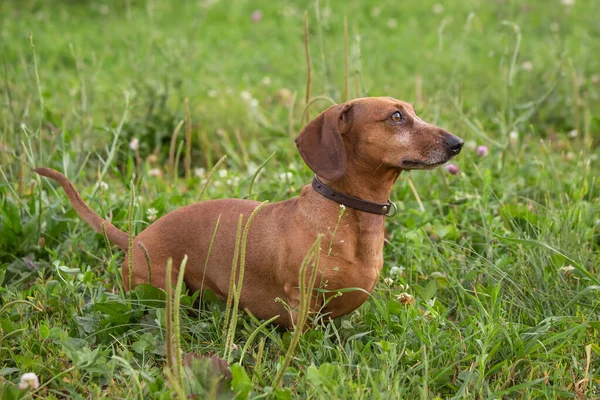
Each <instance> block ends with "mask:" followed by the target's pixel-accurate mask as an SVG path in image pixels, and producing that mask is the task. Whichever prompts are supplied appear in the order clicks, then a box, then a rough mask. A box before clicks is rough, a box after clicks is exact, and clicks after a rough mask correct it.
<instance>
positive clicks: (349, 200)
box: [312, 175, 398, 217]
mask: <svg viewBox="0 0 600 400" xmlns="http://www.w3.org/2000/svg"><path fill="white" fill-rule="evenodd" d="M312 187H313V189H314V190H315V191H316V192H317V193H320V194H322V195H323V196H325V197H327V198H328V199H329V200H333V201H335V202H336V203H339V204H342V205H344V206H346V207H350V208H354V209H355V210H358V211H364V212H367V213H371V214H379V215H385V216H386V217H393V216H394V215H396V212H397V211H398V209H397V208H396V205H395V204H394V203H392V202H391V201H389V200H388V202H387V203H375V202H372V201H366V200H362V199H359V198H356V197H352V196H348V195H347V194H344V193H342V192H338V191H337V190H335V189H333V188H331V187H329V186H327V185H326V184H324V183H323V182H321V181H320V180H319V178H318V177H317V176H316V175H315V178H314V179H313V181H312Z"/></svg>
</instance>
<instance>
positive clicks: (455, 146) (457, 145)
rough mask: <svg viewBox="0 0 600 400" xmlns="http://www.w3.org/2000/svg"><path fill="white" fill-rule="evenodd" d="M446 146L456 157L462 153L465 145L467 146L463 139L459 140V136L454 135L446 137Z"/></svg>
mask: <svg viewBox="0 0 600 400" xmlns="http://www.w3.org/2000/svg"><path fill="white" fill-rule="evenodd" d="M445 141H446V145H447V146H448V147H449V148H450V150H451V151H452V153H453V154H454V155H457V154H458V153H460V150H461V149H462V147H463V145H464V144H465V142H463V140H462V139H461V138H459V137H458V136H454V135H452V134H450V135H448V136H446V140H445Z"/></svg>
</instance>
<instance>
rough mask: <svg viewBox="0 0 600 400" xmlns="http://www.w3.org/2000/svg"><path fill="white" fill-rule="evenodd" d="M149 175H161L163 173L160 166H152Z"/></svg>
mask: <svg viewBox="0 0 600 400" xmlns="http://www.w3.org/2000/svg"><path fill="white" fill-rule="evenodd" d="M148 175H150V176H161V175H162V171H161V170H160V168H151V169H149V170H148Z"/></svg>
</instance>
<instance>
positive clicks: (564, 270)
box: [560, 265, 575, 276]
mask: <svg viewBox="0 0 600 400" xmlns="http://www.w3.org/2000/svg"><path fill="white" fill-rule="evenodd" d="M573 271H575V267H574V266H572V265H566V266H564V267H562V268H561V269H560V272H562V273H563V274H565V275H566V276H571V275H573Z"/></svg>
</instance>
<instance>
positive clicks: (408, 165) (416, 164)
mask: <svg viewBox="0 0 600 400" xmlns="http://www.w3.org/2000/svg"><path fill="white" fill-rule="evenodd" d="M448 161H450V159H448V160H446V161H441V162H428V161H417V160H403V161H402V163H401V164H400V168H402V169H434V168H437V167H439V166H441V165H444V164H445V163H446V162H448Z"/></svg>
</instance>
